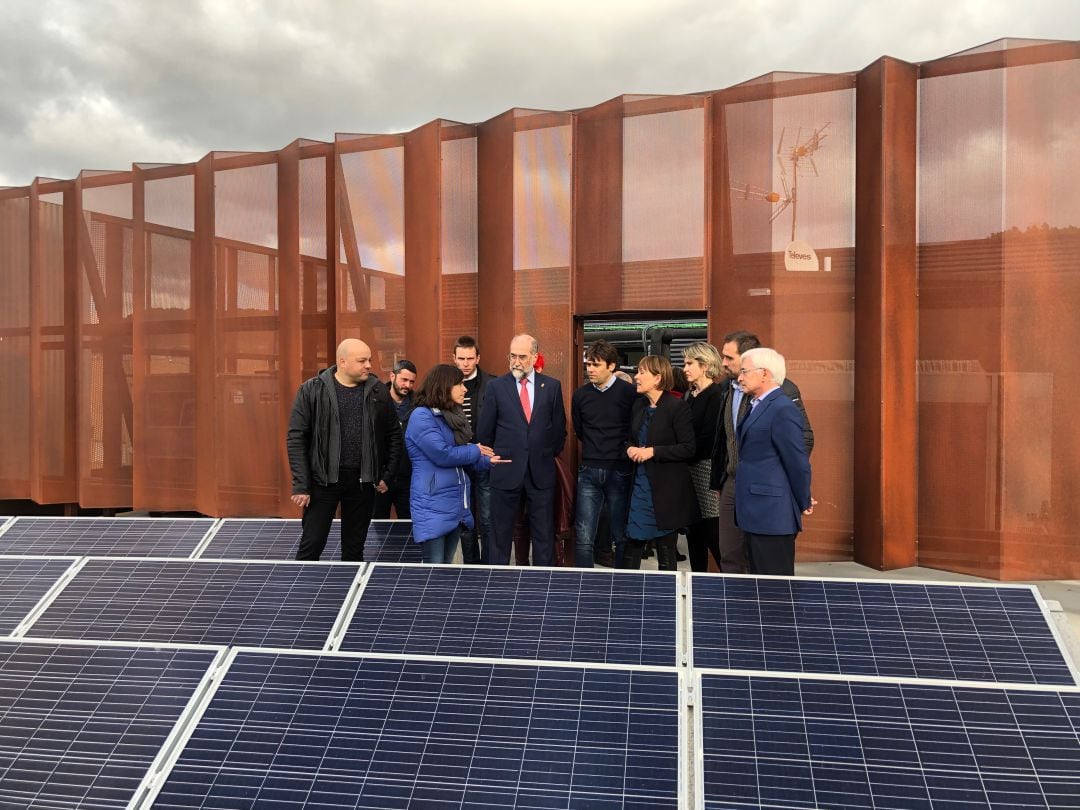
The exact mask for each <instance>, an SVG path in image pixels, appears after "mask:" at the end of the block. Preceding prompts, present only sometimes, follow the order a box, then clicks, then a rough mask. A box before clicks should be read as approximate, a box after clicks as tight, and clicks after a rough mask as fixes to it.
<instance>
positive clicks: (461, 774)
mask: <svg viewBox="0 0 1080 810" xmlns="http://www.w3.org/2000/svg"><path fill="white" fill-rule="evenodd" d="M680 713H681V710H680V688H679V676H678V675H677V674H676V673H675V672H657V671H641V670H629V669H600V668H587V667H578V668H558V667H543V666H525V665H512V664H503V663H480V662H446V661H415V660H413V661H408V660H400V659H396V660H394V659H380V658H375V657H357V656H340V655H322V656H310V655H295V654H294V655H287V654H280V655H267V654H259V653H249V652H241V653H240V654H238V655H237V657H236V658H235V660H234V662H233V663H232V665H231V666H230V668H229V670H228V672H227V673H226V674H225V677H224V679H223V681H222V683H221V685H220V687H219V688H218V689H217V691H216V693H215V694H214V696H213V698H212V700H211V701H210V703H209V705H208V706H207V708H206V710H205V712H204V713H203V714H202V716H201V719H200V720H199V722H198V724H197V726H196V727H195V728H194V731H193V733H192V735H191V737H190V739H189V740H188V741H187V743H186V745H185V746H184V748H183V750H182V751H181V752H180V753H179V758H178V760H177V761H176V763H175V765H174V766H173V767H172V769H171V771H169V772H168V775H167V777H166V779H165V783H164V786H163V788H162V790H161V793H160V794H159V795H158V796H157V797H156V799H155V801H154V805H153V806H154V807H155V808H158V810H161V809H162V808H211V807H213V808H220V807H304V808H307V810H316V809H319V810H322V809H323V808H326V809H327V810H328V809H329V808H343V807H349V808H371V809H372V810H375V809H376V808H377V810H389V809H390V808H405V807H430V808H451V807H452V808H506V807H532V808H554V807H560V808H567V807H575V808H578V807H580V808H584V807H588V808H593V810H608V809H609V808H610V809H611V810H614V808H619V810H664V808H675V807H678V806H680V801H681V796H680V794H681V792H683V791H681V789H680V788H681V784H682V783H681V780H680V765H679V761H680Z"/></svg>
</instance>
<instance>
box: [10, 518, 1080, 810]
mask: <svg viewBox="0 0 1080 810" xmlns="http://www.w3.org/2000/svg"><path fill="white" fill-rule="evenodd" d="M41 520H42V519H24V518H19V519H18V520H15V521H13V522H10V523H9V524H7V529H6V530H0V549H2V551H3V553H4V554H5V555H6V556H0V632H7V633H9V634H10V633H14V634H15V635H14V636H9V638H8V639H7V640H0V806H13V807H24V806H34V807H45V808H52V807H113V806H116V807H121V806H129V805H130V806H132V807H136V808H143V807H150V806H154V807H168V808H181V807H182V808H210V807H245V808H246V807H300V806H303V807H309V808H327V809H328V810H329V808H332V807H333V808H337V807H370V808H380V810H381V809H382V808H394V807H454V808H489V807H490V808H495V807H499V808H501V807H511V806H513V807H530V808H548V807H589V808H616V807H618V808H624V809H625V808H640V809H641V810H644V808H667V807H671V808H677V807H678V808H684V807H689V806H691V800H693V801H692V803H693V805H694V806H696V807H701V808H734V807H770V808H772V807H876V808H886V807H897V808H900V807H904V808H906V807H932V808H936V807H949V808H953V807H1010V808H1012V807H1028V806H1033V807H1065V806H1080V738H1078V736H1077V734H1078V729H1080V688H1078V687H1077V686H1076V672H1075V670H1074V669H1073V668H1072V666H1071V665H1070V664H1069V662H1068V661H1067V659H1066V656H1065V655H1064V653H1063V648H1062V644H1061V639H1060V638H1059V637H1058V635H1057V634H1056V633H1055V631H1054V630H1053V628H1052V625H1051V623H1050V620H1049V616H1048V614H1047V612H1046V609H1045V605H1044V604H1043V603H1042V602H1041V600H1040V599H1039V598H1038V596H1037V593H1036V592H1034V591H1033V590H1032V589H1030V588H1024V587H1017V586H982V585H924V584H918V583H889V582H881V581H876V582H864V581H857V582H856V581H830V580H809V579H785V578H759V577H722V576H718V575H712V576H705V575H692V576H691V575H685V574H668V573H659V572H612V571H599V570H597V571H580V570H572V569H533V568H481V567H471V566H469V567H460V566H417V565H399V564H382V563H380V564H370V562H369V563H368V564H341V563H330V562H322V563H310V564H301V563H295V562H287V561H288V560H291V559H292V557H293V556H294V554H295V548H296V544H297V541H298V537H299V521H278V520H274V521H251V520H237V521H232V520H227V521H218V522H213V521H203V522H201V523H198V522H196V523H194V524H193V523H191V522H184V521H161V522H156V521H153V520H142V521H123V522H118V521H117V520H115V519H105V520H104V524H108V523H109V522H110V521H112V524H113V526H114V527H115V529H116V530H117V531H116V532H115V536H114V535H113V534H111V533H110V532H109V531H108V530H107V525H102V526H98V525H97V524H99V523H102V522H101V521H98V520H87V519H78V518H76V519H68V522H70V523H71V524H72V525H71V526H65V525H63V521H57V520H56V519H48V521H45V522H40V523H39V522H38V521H41ZM165 524H169V525H165ZM20 526H21V527H22V528H21V529H20ZM16 530H19V531H17V532H16V534H15V535H12V534H11V533H12V532H13V531H16ZM140 532H141V534H140ZM43 548H44V549H46V550H47V551H48V553H49V554H52V555H60V554H61V553H62V552H63V553H64V556H66V557H67V558H66V559H60V558H57V557H54V558H53V559H43V558H41V557H31V556H22V557H19V556H15V555H17V554H23V555H27V554H30V553H34V554H38V553H40V551H41V550H42V549H43ZM338 549H339V546H338V547H332V546H331V545H328V548H327V553H326V554H324V559H326V560H331V559H334V558H335V557H336V556H337V555H338V554H339V550H338ZM106 550H107V551H108V552H109V553H108V555H105V554H104V553H103V552H104V551H106ZM151 550H153V551H152V552H151ZM366 552H367V553H366V556H367V558H368V559H369V561H370V560H372V559H393V560H395V562H397V561H400V560H401V559H402V555H405V554H416V555H417V556H418V553H419V545H418V544H416V543H413V542H412V538H411V524H409V523H407V522H396V521H378V522H373V523H372V530H371V532H369V538H368V542H367V544H366ZM151 553H153V554H154V555H157V554H160V555H161V556H162V557H165V558H154V557H151V556H150V555H151ZM82 555H90V556H82ZM395 555H397V556H395ZM72 556H75V557H80V559H77V560H74V559H72V558H71V557H72ZM168 557H172V559H167V558H168ZM176 557H188V558H191V559H176ZM4 626H6V627H7V628H8V629H7V630H6V631H5V630H2V627H4ZM16 636H17V637H16ZM182 643H184V644H187V645H188V646H178V645H180V644H182ZM226 646H231V647H232V648H233V649H232V652H230V653H229V654H228V655H227V656H226V653H225V650H226ZM927 679H932V680H927ZM91 741H92V742H91Z"/></svg>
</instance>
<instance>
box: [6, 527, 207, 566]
mask: <svg viewBox="0 0 1080 810" xmlns="http://www.w3.org/2000/svg"><path fill="white" fill-rule="evenodd" d="M213 525H214V520H212V519H210V518H39V517H20V518H17V519H16V520H15V522H14V523H13V524H12V525H11V526H10V527H9V528H8V530H7V531H6V532H4V533H3V534H2V535H0V554H41V555H51V556H53V557H59V556H84V555H97V556H113V557H188V556H190V555H191V552H192V551H194V550H195V548H196V547H197V546H198V545H199V543H200V542H201V541H202V539H203V538H204V537H205V536H206V533H207V532H208V531H210V529H211V527H213Z"/></svg>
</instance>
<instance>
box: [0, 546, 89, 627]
mask: <svg viewBox="0 0 1080 810" xmlns="http://www.w3.org/2000/svg"><path fill="white" fill-rule="evenodd" d="M71 564H72V561H71V560H57V559H47V558H43V557H27V558H23V557H5V558H0V633H3V634H7V633H10V632H11V631H13V630H14V629H15V628H16V627H18V626H19V624H20V622H22V620H23V619H25V618H26V616H27V614H28V613H30V611H31V610H33V609H34V608H35V607H36V606H37V604H38V602H40V601H41V599H42V597H43V596H45V594H47V593H48V592H49V590H50V589H51V588H52V587H53V586H54V585H55V584H56V583H57V581H58V580H59V579H60V578H61V577H62V576H63V575H64V574H65V573H67V570H68V569H69V568H71Z"/></svg>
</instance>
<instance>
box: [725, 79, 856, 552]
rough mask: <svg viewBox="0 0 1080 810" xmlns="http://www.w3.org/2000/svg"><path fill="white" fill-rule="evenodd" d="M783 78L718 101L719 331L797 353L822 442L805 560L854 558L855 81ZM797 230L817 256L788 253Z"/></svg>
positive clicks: (791, 367) (793, 368) (802, 540)
mask: <svg viewBox="0 0 1080 810" xmlns="http://www.w3.org/2000/svg"><path fill="white" fill-rule="evenodd" d="M777 81H780V82H784V83H786V81H785V80H784V78H783V77H773V79H771V80H770V81H768V82H761V83H758V84H755V85H753V86H750V87H747V86H741V87H738V88H735V89H734V90H733V91H721V92H719V93H717V94H715V96H714V97H713V105H714V106H713V122H714V127H715V137H714V138H713V140H712V143H713V148H714V154H713V165H712V171H711V176H712V178H713V180H714V182H717V183H722V184H724V185H722V186H720V187H715V186H714V188H713V198H712V199H713V209H712V210H713V217H714V221H713V224H712V227H713V233H712V237H711V243H712V252H711V260H712V273H713V279H712V282H711V293H712V295H711V306H712V312H711V315H710V319H709V323H710V335H711V337H712V339H713V341H714V342H716V343H718V344H719V343H720V342H721V340H722V338H723V336H724V335H725V334H727V333H728V332H733V331H735V330H737V329H747V330H750V331H752V332H755V333H757V334H758V336H759V337H760V338H761V340H762V342H763V343H764V344H765V345H767V346H772V347H773V348H775V349H776V350H777V351H779V352H780V353H781V354H783V355H784V356H785V358H786V359H787V366H788V373H789V375H790V377H791V378H792V380H793V381H794V382H795V383H796V384H797V385H798V386H799V388H800V389H801V391H802V393H803V397H804V400H805V403H806V407H807V411H808V412H809V415H810V419H811V422H812V423H813V426H814V434H815V439H816V443H815V446H814V453H813V456H812V457H811V463H812V466H813V473H814V484H813V493H814V497H815V498H817V500H818V501H819V504H818V508H817V511H816V512H815V514H814V516H813V517H812V518H810V519H808V520H807V521H806V523H805V530H804V533H803V534H802V535H800V537H799V546H798V553H799V558H800V559H803V560H822V559H850V557H851V553H852V532H853V514H852V501H851V492H852V487H853V482H852V470H853V430H852V420H853V388H854V385H855V368H854V351H855V347H854V306H853V302H852V298H853V293H854V282H855V251H854V248H855V89H854V77H845V78H843V79H842V81H841V85H842V86H841V89H836V87H837V79H836V78H835V77H828V81H827V82H821V81H818V82H812V81H809V80H807V79H806V78H805V77H799V78H796V79H792V80H791V81H796V82H799V86H800V87H802V88H805V89H807V90H808V91H810V92H807V93H804V94H798V93H785V92H778V91H777V89H776V88H775V87H774V86H773V84H774V83H775V82H777ZM796 157H798V161H797V164H798V165H797V166H796V164H795V162H794V160H795V158H796ZM809 158H812V159H813V162H812V163H811V162H810V159H809ZM796 171H797V172H798V186H797V188H796V186H795V181H794V176H795V172H796ZM796 200H797V204H796ZM785 201H788V202H787V204H786V205H785ZM793 231H794V236H795V237H796V238H797V239H798V241H799V242H801V243H803V244H804V245H808V246H809V247H810V248H812V251H813V254H814V255H815V256H816V263H814V262H813V261H809V260H806V259H803V258H798V257H796V258H793V259H792V260H787V253H788V249H789V248H791V247H797V246H798V245H797V244H796V243H795V240H794V239H793V238H792V237H793ZM795 252H796V253H797V254H800V256H801V255H802V254H803V250H802V248H800V249H799V250H796V251H795ZM806 255H809V254H806ZM789 264H790V266H791V269H788V265H789Z"/></svg>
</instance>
